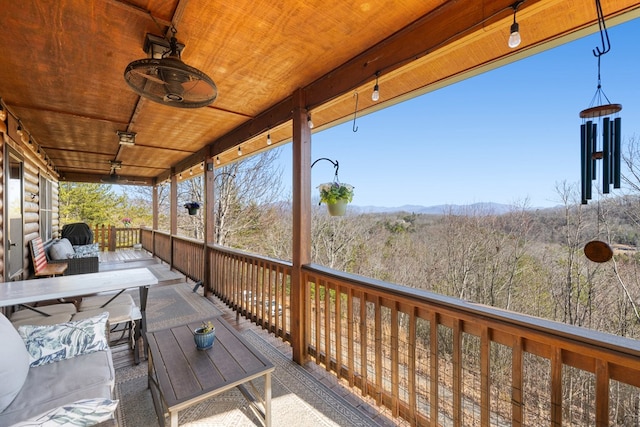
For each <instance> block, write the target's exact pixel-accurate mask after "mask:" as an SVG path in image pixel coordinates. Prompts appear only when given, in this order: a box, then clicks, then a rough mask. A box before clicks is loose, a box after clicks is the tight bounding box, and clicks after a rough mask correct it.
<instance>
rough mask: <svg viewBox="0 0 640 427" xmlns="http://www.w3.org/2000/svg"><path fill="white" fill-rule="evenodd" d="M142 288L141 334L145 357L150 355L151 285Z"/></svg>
mask: <svg viewBox="0 0 640 427" xmlns="http://www.w3.org/2000/svg"><path fill="white" fill-rule="evenodd" d="M138 289H139V290H140V314H141V315H142V319H140V334H142V342H143V348H144V357H145V358H147V357H149V345H148V344H147V297H148V296H149V287H148V286H141V287H140V288H138Z"/></svg>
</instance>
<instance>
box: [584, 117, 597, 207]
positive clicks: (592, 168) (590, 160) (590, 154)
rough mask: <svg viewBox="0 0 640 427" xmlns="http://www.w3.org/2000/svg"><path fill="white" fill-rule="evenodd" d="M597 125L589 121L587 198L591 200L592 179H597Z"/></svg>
mask: <svg viewBox="0 0 640 427" xmlns="http://www.w3.org/2000/svg"><path fill="white" fill-rule="evenodd" d="M595 127H596V126H595V125H594V124H593V123H592V122H591V121H588V122H587V141H586V146H587V152H586V156H587V157H586V161H587V182H586V190H587V191H586V193H585V194H586V197H587V200H591V185H592V184H591V181H593V180H594V179H595V177H594V175H595V173H594V172H595V161H594V160H593V132H594V130H595Z"/></svg>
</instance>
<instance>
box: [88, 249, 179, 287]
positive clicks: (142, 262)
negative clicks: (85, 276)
mask: <svg viewBox="0 0 640 427" xmlns="http://www.w3.org/2000/svg"><path fill="white" fill-rule="evenodd" d="M139 267H146V268H148V269H149V270H150V271H151V272H152V273H153V274H154V275H155V276H156V277H157V278H158V285H171V284H174V283H179V282H184V281H185V280H186V278H185V276H184V274H182V273H180V272H177V271H175V270H171V269H170V268H169V265H168V264H166V263H163V262H162V261H160V260H159V259H158V258H155V257H153V256H152V255H151V254H150V253H149V252H147V251H145V250H133V249H118V250H116V251H112V252H100V266H99V268H100V271H113V270H123V269H130V268H139Z"/></svg>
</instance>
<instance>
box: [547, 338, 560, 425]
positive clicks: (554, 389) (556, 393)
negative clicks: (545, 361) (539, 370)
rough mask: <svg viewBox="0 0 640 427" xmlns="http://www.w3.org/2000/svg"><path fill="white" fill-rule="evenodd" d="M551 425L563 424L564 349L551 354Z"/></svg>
mask: <svg viewBox="0 0 640 427" xmlns="http://www.w3.org/2000/svg"><path fill="white" fill-rule="evenodd" d="M550 415H551V425H552V426H558V427H559V426H562V349H560V348H557V347H556V348H555V349H554V352H553V356H551V414H550Z"/></svg>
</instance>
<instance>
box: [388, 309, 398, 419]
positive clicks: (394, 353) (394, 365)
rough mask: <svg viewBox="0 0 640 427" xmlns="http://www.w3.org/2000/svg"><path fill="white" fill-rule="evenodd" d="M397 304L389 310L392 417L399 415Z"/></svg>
mask: <svg viewBox="0 0 640 427" xmlns="http://www.w3.org/2000/svg"><path fill="white" fill-rule="evenodd" d="M398 335H399V330H398V304H397V303H395V304H393V307H392V308H391V343H390V344H391V348H390V350H391V411H392V414H393V416H394V417H397V416H398V415H399V414H400V402H399V398H398V397H399V395H400V372H399V371H400V369H399V368H400V364H399V360H400V357H399V355H398V351H399V348H398V347H399V340H398Z"/></svg>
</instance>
